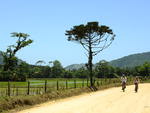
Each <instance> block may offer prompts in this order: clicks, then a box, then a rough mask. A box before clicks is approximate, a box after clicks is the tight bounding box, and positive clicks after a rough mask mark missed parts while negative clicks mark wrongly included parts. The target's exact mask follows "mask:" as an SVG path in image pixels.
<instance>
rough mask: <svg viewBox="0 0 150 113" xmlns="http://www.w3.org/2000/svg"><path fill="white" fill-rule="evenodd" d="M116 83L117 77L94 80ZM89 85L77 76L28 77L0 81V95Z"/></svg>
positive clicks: (109, 83)
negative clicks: (68, 77) (67, 77)
mask: <svg viewBox="0 0 150 113" xmlns="http://www.w3.org/2000/svg"><path fill="white" fill-rule="evenodd" d="M148 80H149V79H148ZM148 80H147V82H148ZM149 82H150V80H149ZM118 84H120V79H119V78H112V79H108V78H107V79H96V80H95V85H96V86H99V87H100V86H107V85H114V86H117V85H118ZM128 84H133V78H128ZM89 85H90V82H89V80H87V79H79V78H73V79H64V78H51V79H47V78H42V79H41V78H38V79H28V80H27V82H9V83H8V82H0V96H18V95H37V94H43V93H48V92H52V91H55V90H64V89H73V88H83V87H87V86H89Z"/></svg>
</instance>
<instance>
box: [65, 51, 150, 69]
mask: <svg viewBox="0 0 150 113" xmlns="http://www.w3.org/2000/svg"><path fill="white" fill-rule="evenodd" d="M145 62H150V52H145V53H138V54H132V55H129V56H125V57H122V58H119V59H116V60H112V61H110V62H109V64H110V65H112V66H114V67H120V68H124V67H135V66H138V65H142V64H143V63H145ZM82 67H85V65H84V64H72V65H69V66H67V67H66V68H65V69H67V70H73V69H80V68H82Z"/></svg>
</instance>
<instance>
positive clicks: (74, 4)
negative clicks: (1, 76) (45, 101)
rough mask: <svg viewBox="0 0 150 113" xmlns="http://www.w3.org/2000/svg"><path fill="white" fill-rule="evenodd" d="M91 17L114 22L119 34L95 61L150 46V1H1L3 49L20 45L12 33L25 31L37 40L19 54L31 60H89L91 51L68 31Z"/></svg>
mask: <svg viewBox="0 0 150 113" xmlns="http://www.w3.org/2000/svg"><path fill="white" fill-rule="evenodd" d="M91 21H98V22H99V24H100V25H106V26H109V27H110V28H111V29H112V30H113V32H114V34H116V37H115V40H114V42H113V43H112V45H111V46H110V47H109V48H107V49H105V50H103V51H102V52H101V53H99V54H98V55H97V56H95V57H94V59H93V62H94V63H96V62H99V61H100V60H103V59H105V60H107V61H111V60H114V59H117V58H121V57H123V56H127V55H130V54H135V53H142V52H149V51H150V38H149V32H150V0H0V50H1V51H6V48H7V47H8V46H9V45H12V44H15V42H16V39H15V38H13V37H11V35H10V33H12V32H23V33H28V34H29V35H30V37H29V38H30V39H32V40H33V41H34V42H33V43H32V44H31V45H30V46H28V47H25V48H23V49H22V50H20V51H19V52H18V53H17V54H16V56H17V57H18V58H20V59H22V60H24V61H26V62H27V63H29V64H35V63H36V62H37V61H38V60H44V61H45V62H46V63H47V64H48V62H49V61H54V60H59V61H60V62H61V63H62V65H63V66H64V67H65V66H67V65H70V64H80V63H86V62H87V60H88V59H87V57H86V56H85V54H84V53H85V50H84V49H83V48H82V46H81V45H80V44H77V43H74V42H69V41H67V36H65V31H66V30H70V29H71V28H72V27H73V26H75V25H80V24H86V23H87V22H91Z"/></svg>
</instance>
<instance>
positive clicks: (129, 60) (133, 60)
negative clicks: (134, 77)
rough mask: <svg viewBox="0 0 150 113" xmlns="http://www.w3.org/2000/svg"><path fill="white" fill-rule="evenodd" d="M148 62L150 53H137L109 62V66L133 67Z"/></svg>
mask: <svg viewBox="0 0 150 113" xmlns="http://www.w3.org/2000/svg"><path fill="white" fill-rule="evenodd" d="M145 62H150V52H145V53H138V54H133V55H129V56H125V57H123V58H120V59H116V60H113V61H111V62H110V65H112V66H115V67H121V68H123V67H135V66H139V65H142V64H144V63H145Z"/></svg>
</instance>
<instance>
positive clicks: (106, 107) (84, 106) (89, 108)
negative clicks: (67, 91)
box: [18, 84, 150, 113]
mask: <svg viewBox="0 0 150 113" xmlns="http://www.w3.org/2000/svg"><path fill="white" fill-rule="evenodd" d="M139 88H140V89H139V92H138V93H135V92H134V86H127V89H126V91H125V92H122V91H121V90H120V88H111V89H107V90H104V91H98V92H94V93H90V94H83V95H80V96H75V97H70V98H67V99H62V100H58V101H56V102H47V103H44V104H41V105H38V106H35V107H33V108H31V109H27V110H24V111H20V112H18V113H150V84H140V85H139Z"/></svg>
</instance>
